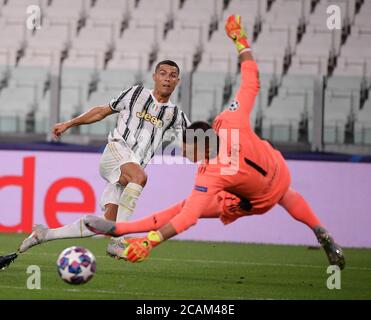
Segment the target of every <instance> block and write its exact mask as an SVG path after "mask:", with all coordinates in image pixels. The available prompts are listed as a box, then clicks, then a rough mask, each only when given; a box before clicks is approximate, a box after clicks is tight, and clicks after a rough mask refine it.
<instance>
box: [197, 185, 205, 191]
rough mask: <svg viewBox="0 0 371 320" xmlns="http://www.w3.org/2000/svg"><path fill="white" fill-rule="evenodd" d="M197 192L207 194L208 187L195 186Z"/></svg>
mask: <svg viewBox="0 0 371 320" xmlns="http://www.w3.org/2000/svg"><path fill="white" fill-rule="evenodd" d="M195 190H197V191H201V192H207V187H203V186H198V185H195Z"/></svg>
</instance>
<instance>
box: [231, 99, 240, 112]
mask: <svg viewBox="0 0 371 320" xmlns="http://www.w3.org/2000/svg"><path fill="white" fill-rule="evenodd" d="M238 108H239V104H238V101H235V100H234V101H232V103H231V105H230V106H229V108H228V109H229V111H231V112H234V111H236V110H237V109H238Z"/></svg>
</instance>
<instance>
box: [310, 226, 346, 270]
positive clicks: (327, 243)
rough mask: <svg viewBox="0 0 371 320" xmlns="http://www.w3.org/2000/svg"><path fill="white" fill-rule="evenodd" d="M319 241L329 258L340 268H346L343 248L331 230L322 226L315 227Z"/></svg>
mask: <svg viewBox="0 0 371 320" xmlns="http://www.w3.org/2000/svg"><path fill="white" fill-rule="evenodd" d="M313 231H314V233H315V235H316V237H317V239H318V242H319V243H320V244H321V246H322V247H323V249H324V250H325V252H326V254H327V258H328V260H329V262H330V264H332V265H337V266H339V268H340V269H344V268H345V257H344V252H343V249H342V248H341V247H340V246H339V245H338V244H337V243H336V242H335V240H334V239H333V238H332V236H331V235H330V234H329V232H328V231H327V230H326V229H325V228H324V227H321V226H317V227H315V228H314V229H313Z"/></svg>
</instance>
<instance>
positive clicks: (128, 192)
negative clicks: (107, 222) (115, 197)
mask: <svg viewBox="0 0 371 320" xmlns="http://www.w3.org/2000/svg"><path fill="white" fill-rule="evenodd" d="M142 190H143V187H142V186H141V185H139V184H136V183H132V182H130V183H128V184H127V186H126V188H125V189H124V191H123V193H122V194H121V196H120V200H119V208H118V211H117V217H116V222H123V221H128V220H129V219H130V216H131V215H132V214H133V212H134V210H135V206H136V205H137V200H138V199H139V197H140V194H141V192H142Z"/></svg>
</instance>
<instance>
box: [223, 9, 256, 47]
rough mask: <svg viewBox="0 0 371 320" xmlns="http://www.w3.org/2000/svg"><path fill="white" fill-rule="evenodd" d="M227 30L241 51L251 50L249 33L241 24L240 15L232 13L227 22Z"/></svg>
mask: <svg viewBox="0 0 371 320" xmlns="http://www.w3.org/2000/svg"><path fill="white" fill-rule="evenodd" d="M225 31H226V32H227V35H228V37H230V38H231V39H232V40H233V42H234V44H235V45H236V47H237V50H238V52H239V53H241V52H242V51H251V49H250V45H249V43H248V41H247V34H246V31H245V29H244V28H243V26H242V24H241V16H240V15H237V14H236V15H231V16H229V17H228V18H227V21H226V23H225Z"/></svg>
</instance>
